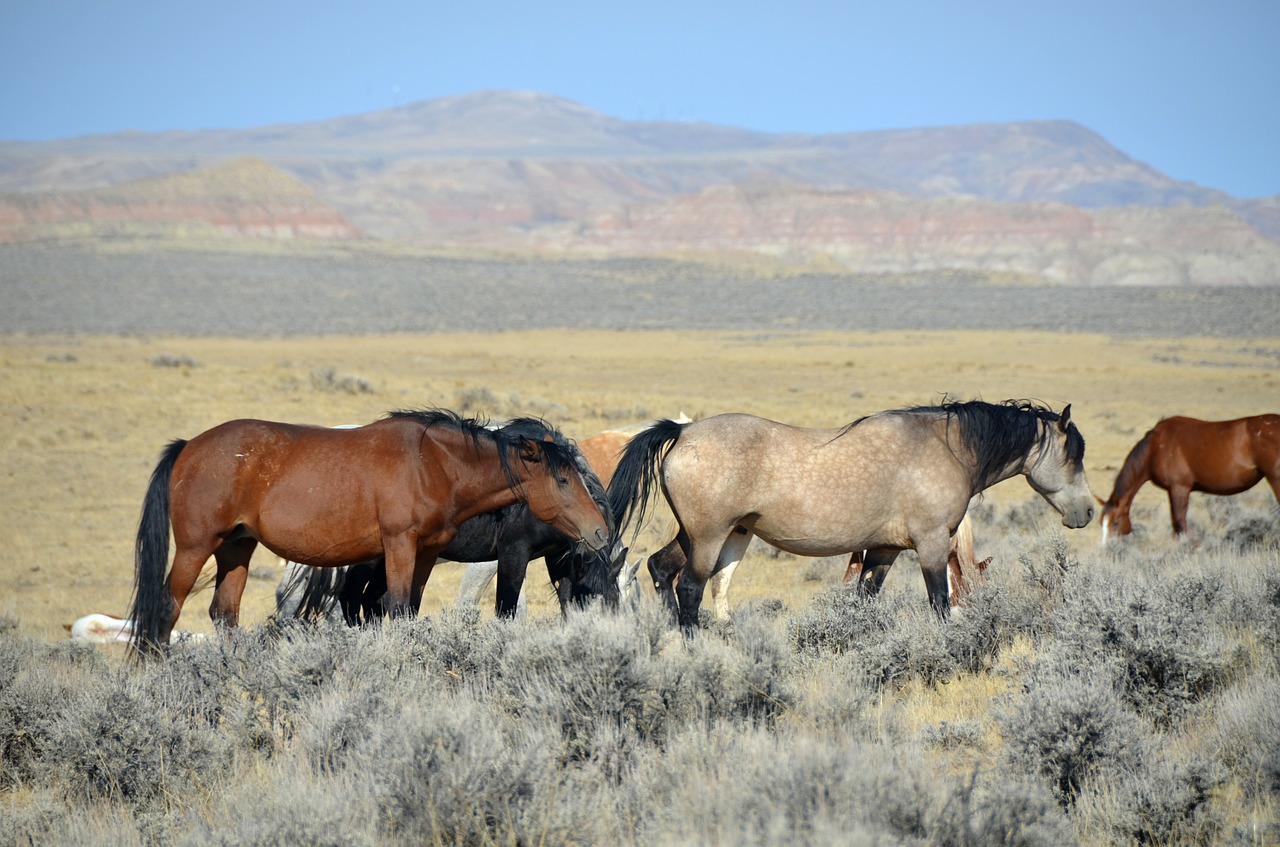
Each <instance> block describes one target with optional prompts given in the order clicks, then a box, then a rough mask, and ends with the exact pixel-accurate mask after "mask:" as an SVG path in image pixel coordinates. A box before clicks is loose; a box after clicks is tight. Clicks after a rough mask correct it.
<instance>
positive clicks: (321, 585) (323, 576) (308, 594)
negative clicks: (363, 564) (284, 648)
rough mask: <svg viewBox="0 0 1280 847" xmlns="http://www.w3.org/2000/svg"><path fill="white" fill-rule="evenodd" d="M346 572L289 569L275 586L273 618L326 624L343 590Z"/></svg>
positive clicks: (325, 569) (345, 570)
mask: <svg viewBox="0 0 1280 847" xmlns="http://www.w3.org/2000/svg"><path fill="white" fill-rule="evenodd" d="M346 581H347V568H310V567H307V566H306V565H296V564H294V565H290V566H289V569H288V570H286V571H285V576H284V578H283V579H282V580H281V581H280V584H279V585H277V586H276V616H277V617H284V618H297V619H298V620H304V621H323V620H327V619H328V617H329V615H330V613H331V612H332V611H333V607H334V606H336V605H337V604H338V602H339V597H340V595H341V594H342V591H343V589H344V588H345V587H346Z"/></svg>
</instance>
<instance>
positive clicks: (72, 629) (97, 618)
mask: <svg viewBox="0 0 1280 847" xmlns="http://www.w3.org/2000/svg"><path fill="white" fill-rule="evenodd" d="M62 628H63V629H65V630H66V631H67V633H68V634H69V635H70V636H71V640H72V641H86V642H88V643H90V644H127V643H129V642H130V641H132V640H133V621H132V620H126V619H124V618H117V617H116V616H115V615H102V614H96V613H95V614H91V615H85V616H84V617H81V618H76V620H75V622H74V623H65V624H63V625H62ZM173 637H174V638H175V639H177V640H179V641H203V640H204V633H203V632H182V631H180V630H176V629H175V630H174V631H173Z"/></svg>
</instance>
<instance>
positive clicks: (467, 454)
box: [423, 428, 525, 523]
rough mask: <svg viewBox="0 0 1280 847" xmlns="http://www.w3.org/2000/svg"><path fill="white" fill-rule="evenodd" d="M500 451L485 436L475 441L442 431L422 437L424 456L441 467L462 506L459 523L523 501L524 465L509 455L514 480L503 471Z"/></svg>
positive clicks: (464, 434) (465, 436)
mask: <svg viewBox="0 0 1280 847" xmlns="http://www.w3.org/2000/svg"><path fill="white" fill-rule="evenodd" d="M499 449H501V448H499V446H498V445H497V444H496V443H495V442H494V441H493V440H492V439H489V438H487V437H485V436H484V435H481V436H479V437H478V438H477V439H476V440H475V441H474V442H473V441H472V440H471V438H470V437H469V436H468V435H467V434H466V433H463V432H459V431H457V430H452V429H444V428H439V431H434V430H428V431H427V433H425V434H424V436H423V453H424V458H428V456H427V455H426V454H428V453H429V454H430V456H429V459H430V461H431V463H433V464H436V465H438V466H439V467H442V468H443V469H444V471H445V473H446V474H447V475H448V477H449V479H450V480H451V481H452V484H453V485H452V492H451V495H452V499H453V501H454V502H455V503H457V504H460V508H459V510H458V513H457V515H458V521H459V523H461V522H462V521H465V520H468V519H470V518H473V517H475V516H476V515H482V514H485V513H486V512H492V511H494V510H496V509H501V508H504V507H506V506H510V505H513V504H514V503H517V502H519V501H521V500H523V499H524V498H523V496H522V490H521V489H522V487H523V483H524V481H525V479H524V477H525V473H524V468H523V464H522V463H521V461H520V458H519V456H517V455H516V453H515V451H514V450H512V451H511V452H510V453H509V454H508V460H509V462H510V468H511V472H512V476H513V477H514V479H515V484H514V485H513V484H512V479H511V478H510V477H508V476H507V474H506V472H505V471H504V470H503V469H502V461H501V458H500V456H499V455H498V450H499Z"/></svg>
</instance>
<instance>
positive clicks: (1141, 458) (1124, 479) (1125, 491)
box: [1106, 432, 1151, 512]
mask: <svg viewBox="0 0 1280 847" xmlns="http://www.w3.org/2000/svg"><path fill="white" fill-rule="evenodd" d="M1150 441H1151V433H1149V432H1148V433H1147V434H1146V435H1144V436H1142V440H1141V441H1139V442H1138V443H1137V444H1135V445H1133V449H1132V450H1130V451H1129V455H1128V456H1127V457H1125V460H1124V465H1123V466H1122V467H1121V468H1120V473H1118V474H1116V484H1115V486H1114V487H1113V488H1112V489H1111V496H1110V497H1108V498H1107V502H1106V508H1107V509H1122V510H1124V511H1126V512H1127V511H1128V510H1129V504H1130V503H1132V502H1133V498H1134V495H1136V494H1137V493H1138V489H1139V488H1141V487H1142V486H1143V485H1145V484H1146V483H1147V482H1148V481H1149V480H1150V479H1151V451H1150V449H1149V448H1150Z"/></svg>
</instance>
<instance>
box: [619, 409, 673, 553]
mask: <svg viewBox="0 0 1280 847" xmlns="http://www.w3.org/2000/svg"><path fill="white" fill-rule="evenodd" d="M685 426H687V424H680V423H676V422H675V421H672V420H660V421H658V422H657V423H655V424H654V425H653V426H651V427H649V428H648V429H646V430H643V431H642V432H641V433H640V434H639V435H637V436H635V437H634V438H632V439H631V442H630V443H629V444H627V447H626V450H624V451H623V453H622V458H621V459H619V460H618V467H617V468H616V469H615V470H614V472H613V479H612V480H610V482H609V508H610V510H611V511H612V512H613V519H614V523H615V524H616V525H617V527H618V534H619V535H621V534H622V530H623V528H624V527H626V526H627V524H628V523H629V522H630V521H631V519H632V518H635V522H636V527H637V530H638V529H639V527H640V525H641V524H642V523H643V522H644V513H645V509H646V504H647V503H648V502H649V495H650V493H651V492H652V491H653V488H654V485H655V483H656V482H657V477H658V464H659V461H660V460H661V459H662V458H663V457H664V456H665V455H666V453H667V451H668V450H670V449H671V447H672V446H673V445H674V444H675V443H676V441H677V440H679V438H680V434H681V433H682V432H684V428H685Z"/></svg>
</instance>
